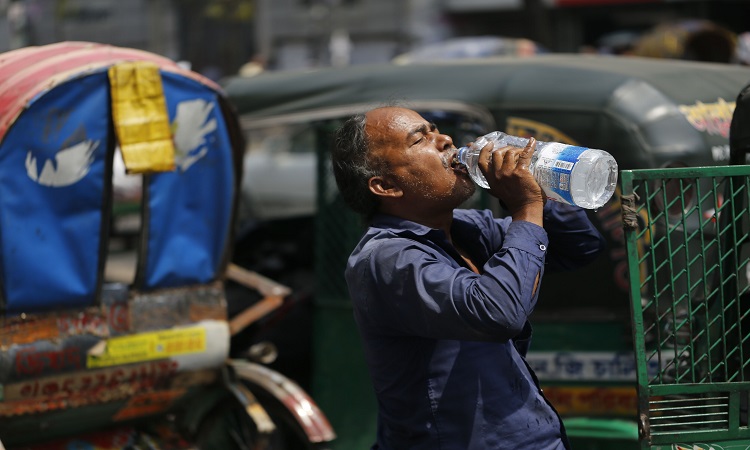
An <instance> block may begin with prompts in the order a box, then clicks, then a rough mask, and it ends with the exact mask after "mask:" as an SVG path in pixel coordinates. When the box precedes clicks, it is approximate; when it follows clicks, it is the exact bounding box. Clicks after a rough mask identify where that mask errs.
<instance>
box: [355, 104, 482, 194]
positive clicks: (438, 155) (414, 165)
mask: <svg viewBox="0 0 750 450" xmlns="http://www.w3.org/2000/svg"><path fill="white" fill-rule="evenodd" d="M366 132H367V136H368V138H369V140H370V142H371V144H372V145H371V148H372V152H373V155H372V156H373V157H375V158H378V159H380V160H381V161H383V162H385V163H386V164H385V165H386V167H387V169H386V171H387V175H386V176H385V177H384V178H386V181H390V182H392V183H393V184H395V185H396V186H398V188H400V189H401V191H403V200H405V201H407V202H409V203H411V204H413V205H414V207H415V208H431V207H433V206H437V207H439V208H450V209H452V208H455V207H457V206H459V205H460V204H461V203H463V202H464V201H466V200H467V199H468V198H469V197H471V195H472V194H473V193H474V190H475V189H476V188H475V186H474V183H473V182H472V181H471V179H470V178H469V175H468V174H467V173H466V171H465V170H458V169H454V168H452V164H451V161H452V160H453V157H454V156H455V155H456V148H455V146H454V145H453V141H452V139H451V138H450V136H447V135H445V134H440V132H439V131H438V130H437V128H436V127H435V125H434V124H431V123H430V122H428V121H426V120H425V119H424V118H423V117H422V116H420V115H419V114H417V113H416V112H415V111H412V110H409V109H405V108H379V109H375V110H372V111H370V112H369V113H367V125H366ZM389 178H390V180H389Z"/></svg>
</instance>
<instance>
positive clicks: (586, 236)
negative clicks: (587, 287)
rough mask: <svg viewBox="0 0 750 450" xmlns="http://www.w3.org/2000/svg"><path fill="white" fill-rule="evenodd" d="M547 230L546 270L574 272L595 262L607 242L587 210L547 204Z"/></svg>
mask: <svg viewBox="0 0 750 450" xmlns="http://www.w3.org/2000/svg"><path fill="white" fill-rule="evenodd" d="M544 229H545V230H546V231H547V235H548V236H549V242H550V244H549V254H548V255H547V267H548V268H549V269H550V270H573V269H577V268H579V267H583V266H585V265H587V264H589V263H591V262H592V261H594V260H595V259H596V258H597V257H598V256H599V254H600V253H601V252H602V251H603V250H604V247H605V241H604V237H602V235H601V233H599V230H597V229H596V227H594V225H593V224H592V223H591V221H590V220H589V219H588V216H587V215H586V211H585V210H584V209H581V208H578V207H576V206H569V205H564V204H561V203H557V202H547V205H546V206H545V207H544Z"/></svg>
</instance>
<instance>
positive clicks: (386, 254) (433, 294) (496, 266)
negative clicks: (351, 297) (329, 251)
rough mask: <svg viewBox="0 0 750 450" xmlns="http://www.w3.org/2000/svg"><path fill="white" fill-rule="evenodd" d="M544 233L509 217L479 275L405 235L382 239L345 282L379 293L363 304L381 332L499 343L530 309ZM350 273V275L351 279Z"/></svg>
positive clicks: (510, 335) (535, 295)
mask: <svg viewBox="0 0 750 450" xmlns="http://www.w3.org/2000/svg"><path fill="white" fill-rule="evenodd" d="M547 242H548V241H547V237H546V233H545V232H544V230H543V229H542V228H541V227H539V226H536V225H533V224H531V223H528V222H512V223H511V224H510V226H509V227H508V230H507V233H506V235H505V242H504V245H503V247H502V248H500V249H499V250H498V251H497V253H495V254H494V255H492V256H491V257H490V259H489V261H487V263H486V264H485V265H484V266H483V269H484V273H483V274H481V275H479V274H476V273H474V272H472V271H471V270H469V269H466V268H463V267H459V266H458V264H457V263H455V264H453V263H452V261H453V260H452V259H451V258H450V257H449V256H448V255H441V254H439V253H437V252H436V250H434V249H430V248H429V247H426V246H424V245H422V244H420V243H417V242H409V240H407V239H390V240H384V241H382V242H380V243H379V244H378V245H377V247H378V248H377V249H375V250H374V251H373V252H372V254H371V255H370V257H368V258H366V262H365V261H361V263H364V264H358V266H359V267H358V268H357V269H355V271H352V272H350V273H349V274H348V281H350V282H354V283H357V284H359V285H360V286H362V281H363V280H365V279H368V278H370V279H371V281H370V282H368V283H367V284H369V285H370V286H371V287H372V288H373V289H375V290H376V291H377V294H376V295H368V294H366V293H365V292H363V291H365V290H367V289H368V288H363V289H360V292H359V293H358V295H360V296H361V295H363V294H364V295H367V297H368V300H366V301H365V302H364V303H363V304H364V305H365V308H367V313H366V315H367V316H368V319H367V320H370V321H372V322H373V323H378V324H381V325H382V326H383V329H381V331H383V332H389V331H388V330H392V332H394V333H397V334H409V335H413V336H420V337H428V338H437V339H467V340H492V341H502V340H508V339H512V338H514V337H515V336H517V335H518V334H519V333H520V332H521V330H522V329H523V328H524V325H525V323H526V321H527V319H528V316H529V314H531V312H532V311H533V309H534V306H535V303H536V299H537V298H538V293H537V292H536V291H535V289H534V287H535V284H536V280H537V278H538V276H540V274H541V273H542V271H543V267H544V256H545V253H546V245H547ZM349 277H351V279H349Z"/></svg>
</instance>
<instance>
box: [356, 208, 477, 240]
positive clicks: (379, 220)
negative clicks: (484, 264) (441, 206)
mask: <svg viewBox="0 0 750 450" xmlns="http://www.w3.org/2000/svg"><path fill="white" fill-rule="evenodd" d="M470 222H471V221H470V220H469V219H468V218H467V217H465V214H461V210H459V209H456V210H453V224H452V225H451V229H452V230H459V231H464V230H466V229H467V224H469V223H470ZM370 226H371V227H372V228H378V229H383V230H389V231H391V232H393V233H396V234H399V233H401V232H410V233H413V234H415V235H417V236H427V235H429V234H431V233H439V234H440V236H443V234H444V233H443V232H442V230H438V229H436V228H430V227H428V226H426V225H422V224H419V223H416V222H412V221H411V220H407V219H403V218H401V217H397V216H392V215H390V214H382V213H379V214H376V215H375V216H374V217H373V219H372V221H371V222H370ZM468 229H470V230H473V228H472V227H471V225H469V227H468Z"/></svg>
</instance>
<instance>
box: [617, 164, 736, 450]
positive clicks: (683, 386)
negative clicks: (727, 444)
mask: <svg viewBox="0 0 750 450" xmlns="http://www.w3.org/2000/svg"><path fill="white" fill-rule="evenodd" d="M749 175H750V166H727V167H700V168H679V169H649V170H633V171H622V174H621V187H622V196H623V224H624V229H625V237H626V245H627V250H628V259H629V276H630V287H631V299H632V312H633V337H634V345H635V349H636V366H637V370H638V387H639V408H640V418H641V421H640V422H641V423H640V431H641V442H642V447H643V448H662V447H661V446H662V445H671V444H678V443H686V442H711V441H713V442H715V441H718V440H723V441H726V440H737V439H750V430H749V429H748V427H747V400H748V392H750V370H749V369H750V367H749V366H750V345H748V344H750V308H749V307H748V306H750V294H749V293H748V281H747V280H748V262H749V261H750V259H749V257H748V256H749V255H748V253H749V252H748V248H746V247H748V246H747V245H746V244H747V243H748V239H749V238H748V230H749V229H750V227H749V226H748V225H749V224H750V213H749V211H748V197H749V196H748V192H749V191H750V181H749V180H750V178H749V177H748V176H749ZM666 448H668V447H666ZM690 448H692V447H690Z"/></svg>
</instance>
